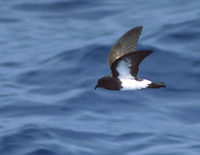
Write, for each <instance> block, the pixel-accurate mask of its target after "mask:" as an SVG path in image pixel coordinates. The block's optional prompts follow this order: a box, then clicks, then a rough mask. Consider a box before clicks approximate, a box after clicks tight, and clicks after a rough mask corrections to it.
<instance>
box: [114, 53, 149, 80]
mask: <svg viewBox="0 0 200 155" xmlns="http://www.w3.org/2000/svg"><path fill="white" fill-rule="evenodd" d="M151 53H152V51H139V52H132V53H129V54H127V55H125V56H123V57H121V58H119V59H117V60H116V61H115V62H114V63H113V64H112V66H111V70H112V74H113V77H115V78H130V77H134V78H135V79H137V74H138V71H139V65H140V63H141V62H142V60H143V59H144V58H145V57H147V56H148V55H150V54H151Z"/></svg>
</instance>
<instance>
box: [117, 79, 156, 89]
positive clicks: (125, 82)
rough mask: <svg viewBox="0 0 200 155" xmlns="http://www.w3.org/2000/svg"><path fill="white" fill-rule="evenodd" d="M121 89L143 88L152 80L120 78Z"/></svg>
mask: <svg viewBox="0 0 200 155" xmlns="http://www.w3.org/2000/svg"><path fill="white" fill-rule="evenodd" d="M120 81H121V85H122V87H123V88H122V89H121V90H136V89H143V88H147V87H148V85H149V84H151V83H152V82H151V81H149V80H146V79H143V80H142V81H137V80H135V79H133V78H132V79H130V78H128V79H120Z"/></svg>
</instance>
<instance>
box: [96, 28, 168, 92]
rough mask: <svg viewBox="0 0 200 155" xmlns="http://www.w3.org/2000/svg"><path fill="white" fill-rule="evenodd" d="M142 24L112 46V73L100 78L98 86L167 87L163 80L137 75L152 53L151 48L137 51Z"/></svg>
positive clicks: (110, 58)
mask: <svg viewBox="0 0 200 155" xmlns="http://www.w3.org/2000/svg"><path fill="white" fill-rule="evenodd" d="M142 28H143V27H142V26H138V27H135V28H133V29H131V30H129V31H128V32H126V33H125V34H124V35H123V36H122V37H121V38H120V39H119V40H118V41H117V42H116V44H115V45H114V46H113V47H112V49H111V50H110V54H109V57H108V63H109V65H110V68H111V71H112V74H111V75H109V76H105V77H102V78H101V79H99V80H98V84H97V85H96V87H95V89H96V88H98V87H101V88H105V89H110V90H136V89H143V88H160V87H166V86H165V84H164V83H163V82H152V81H150V80H146V79H140V78H138V77H137V74H138V70H139V64H140V63H141V62H142V60H143V59H144V58H145V57H147V56H148V55H150V54H151V53H152V51H151V50H142V51H137V52H136V46H137V42H138V39H139V37H140V34H141V32H142Z"/></svg>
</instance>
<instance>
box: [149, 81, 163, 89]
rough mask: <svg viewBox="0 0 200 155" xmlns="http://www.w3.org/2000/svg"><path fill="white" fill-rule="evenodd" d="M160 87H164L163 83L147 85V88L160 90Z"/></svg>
mask: <svg viewBox="0 0 200 155" xmlns="http://www.w3.org/2000/svg"><path fill="white" fill-rule="evenodd" d="M160 87H166V85H165V83H164V82H152V83H151V84H149V85H148V88H160Z"/></svg>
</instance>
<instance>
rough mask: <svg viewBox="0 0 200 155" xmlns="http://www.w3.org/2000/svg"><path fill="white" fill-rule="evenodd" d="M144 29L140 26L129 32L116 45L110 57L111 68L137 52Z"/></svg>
mask: <svg viewBox="0 0 200 155" xmlns="http://www.w3.org/2000/svg"><path fill="white" fill-rule="evenodd" d="M142 28H143V27H142V26H138V27H135V28H133V29H131V30H129V31H128V32H126V33H125V34H124V35H123V36H122V37H121V38H120V39H119V40H118V41H117V42H116V43H115V45H114V46H113V47H112V49H111V50H110V54H109V57H108V63H109V65H110V67H111V65H112V64H113V62H114V61H115V60H117V59H118V58H120V57H122V56H124V55H126V54H128V53H131V52H135V51H136V46H137V42H138V39H139V37H140V34H141V32H142Z"/></svg>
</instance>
